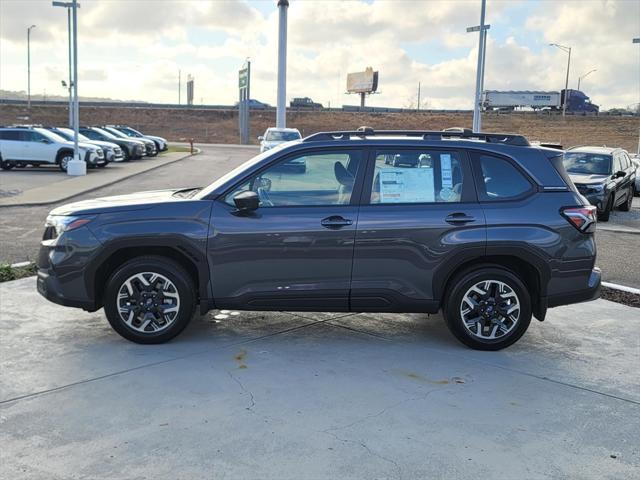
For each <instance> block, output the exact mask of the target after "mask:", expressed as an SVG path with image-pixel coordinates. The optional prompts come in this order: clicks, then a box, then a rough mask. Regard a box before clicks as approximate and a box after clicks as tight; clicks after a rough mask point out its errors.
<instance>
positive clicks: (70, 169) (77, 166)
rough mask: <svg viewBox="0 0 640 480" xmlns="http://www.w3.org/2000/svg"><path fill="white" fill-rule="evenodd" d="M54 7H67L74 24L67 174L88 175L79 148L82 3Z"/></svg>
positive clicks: (70, 33)
mask: <svg viewBox="0 0 640 480" xmlns="http://www.w3.org/2000/svg"><path fill="white" fill-rule="evenodd" d="M52 4H53V6H54V7H64V8H67V9H68V10H67V19H68V20H69V21H70V22H69V23H70V25H73V29H72V28H69V36H70V37H72V38H73V49H72V48H71V42H70V46H69V54H70V56H72V57H73V77H71V75H70V76H69V83H70V86H71V88H72V89H73V114H72V115H71V118H72V120H73V122H72V125H73V160H71V161H70V162H69V163H68V166H67V174H68V175H86V174H87V164H86V163H85V162H84V161H83V160H82V158H80V150H79V149H78V135H79V133H78V126H79V124H80V109H79V105H78V8H80V4H79V3H78V0H72V1H71V2H59V1H54V2H52ZM69 68H70V69H71V62H69Z"/></svg>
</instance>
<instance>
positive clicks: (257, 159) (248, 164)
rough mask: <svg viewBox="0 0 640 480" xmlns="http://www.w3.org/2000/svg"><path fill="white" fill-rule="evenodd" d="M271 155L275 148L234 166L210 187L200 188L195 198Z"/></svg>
mask: <svg viewBox="0 0 640 480" xmlns="http://www.w3.org/2000/svg"><path fill="white" fill-rule="evenodd" d="M271 155H273V150H267V151H266V152H263V153H261V154H260V155H256V156H255V157H253V158H252V159H250V160H247V161H246V162H244V163H243V164H242V165H240V166H238V167H236V168H234V169H233V170H231V171H230V172H229V173H227V174H226V175H223V176H222V177H220V178H218V179H217V180H214V182H213V183H212V184H211V185H209V186H208V187H205V188H203V189H202V190H200V191H199V192H198V194H197V195H196V196H195V198H199V199H200V198H204V197H206V196H207V195H209V194H210V193H211V192H213V191H215V190H216V189H217V188H219V187H221V186H222V185H224V184H225V183H227V182H228V181H229V180H231V179H232V178H233V177H235V176H236V175H239V174H241V173H242V172H243V171H245V170H246V169H248V168H251V167H252V166H253V165H255V164H256V163H259V162H261V161H262V160H263V159H265V158H267V157H269V156H271Z"/></svg>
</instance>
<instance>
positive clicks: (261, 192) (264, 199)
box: [258, 187, 273, 207]
mask: <svg viewBox="0 0 640 480" xmlns="http://www.w3.org/2000/svg"><path fill="white" fill-rule="evenodd" d="M258 198H259V199H260V203H261V204H262V206H263V207H273V202H272V201H271V198H269V194H268V193H267V191H266V190H265V189H264V188H262V187H258Z"/></svg>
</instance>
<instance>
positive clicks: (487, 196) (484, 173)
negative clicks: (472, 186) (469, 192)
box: [474, 153, 533, 202]
mask: <svg viewBox="0 0 640 480" xmlns="http://www.w3.org/2000/svg"><path fill="white" fill-rule="evenodd" d="M474 164H475V168H476V177H477V180H478V197H479V198H480V200H481V201H485V202H491V201H501V200H509V199H515V198H519V197H523V196H525V195H527V194H528V193H529V192H531V191H532V190H533V185H532V184H531V182H530V181H529V179H528V178H527V177H526V176H525V175H524V174H523V173H522V172H521V171H520V170H519V169H518V168H517V167H516V166H515V165H513V164H512V163H511V162H510V161H508V160H506V159H504V158H500V157H496V156H493V155H487V154H484V153H481V154H478V155H477V156H476V159H475V162H474Z"/></svg>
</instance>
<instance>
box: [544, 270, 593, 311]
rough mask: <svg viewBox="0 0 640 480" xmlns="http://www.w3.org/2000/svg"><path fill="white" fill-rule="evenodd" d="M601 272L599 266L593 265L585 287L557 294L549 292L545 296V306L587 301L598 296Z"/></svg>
mask: <svg viewBox="0 0 640 480" xmlns="http://www.w3.org/2000/svg"><path fill="white" fill-rule="evenodd" d="M601 280H602V273H601V271H600V269H599V268H597V267H595V268H594V269H593V270H592V271H591V274H590V275H589V279H588V281H587V285H586V287H585V288H581V289H579V290H571V291H569V292H563V293H558V294H551V295H549V296H548V297H547V307H549V308H551V307H558V306H560V305H570V304H572V303H580V302H589V301H591V300H596V299H597V298H599V297H600V282H601Z"/></svg>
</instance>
